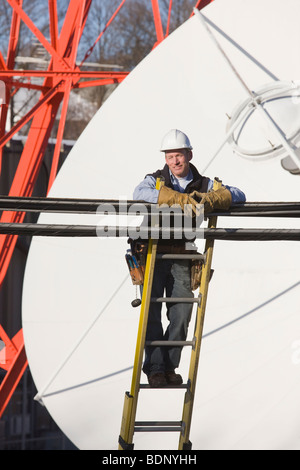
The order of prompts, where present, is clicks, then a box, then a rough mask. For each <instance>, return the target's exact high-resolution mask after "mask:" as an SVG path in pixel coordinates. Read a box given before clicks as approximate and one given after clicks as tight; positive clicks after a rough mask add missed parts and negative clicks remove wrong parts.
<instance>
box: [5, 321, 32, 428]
mask: <svg viewBox="0 0 300 470" xmlns="http://www.w3.org/2000/svg"><path fill="white" fill-rule="evenodd" d="M0 338H2V339H3V341H4V343H5V347H4V348H3V349H2V350H1V351H0V368H1V369H4V370H6V374H5V377H4V379H3V381H2V382H1V384H0V419H1V417H2V415H3V413H4V411H5V408H6V407H7V404H8V402H9V400H10V398H11V396H12V395H13V393H14V391H15V389H16V387H17V385H18V383H19V381H20V379H21V378H22V375H23V374H24V372H25V369H26V367H27V365H28V361H27V358H26V353H25V347H24V339H23V331H22V330H20V331H19V332H18V333H17V334H16V335H15V336H14V338H13V339H12V341H11V340H10V339H9V338H8V336H7V335H6V333H5V331H4V329H3V328H2V327H1V325H0Z"/></svg>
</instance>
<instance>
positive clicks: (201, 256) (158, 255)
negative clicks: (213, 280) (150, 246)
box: [156, 253, 206, 261]
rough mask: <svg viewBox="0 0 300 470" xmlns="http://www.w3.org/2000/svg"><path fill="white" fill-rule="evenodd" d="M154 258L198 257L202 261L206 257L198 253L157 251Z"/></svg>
mask: <svg viewBox="0 0 300 470" xmlns="http://www.w3.org/2000/svg"><path fill="white" fill-rule="evenodd" d="M156 258H157V259H200V260H202V261H205V259H206V256H205V255H200V254H199V253H198V254H195V255H191V254H187V255H184V254H177V255H175V254H169V253H168V254H162V253H158V254H157V255H156Z"/></svg>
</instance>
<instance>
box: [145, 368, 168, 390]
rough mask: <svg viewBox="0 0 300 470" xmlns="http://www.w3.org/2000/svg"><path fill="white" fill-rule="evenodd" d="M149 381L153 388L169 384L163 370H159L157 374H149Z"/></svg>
mask: <svg viewBox="0 0 300 470" xmlns="http://www.w3.org/2000/svg"><path fill="white" fill-rule="evenodd" d="M148 382H149V385H150V387H152V388H161V387H165V386H166V385H167V384H168V382H167V380H166V377H165V374H164V373H163V372H157V373H156V374H152V375H149V376H148Z"/></svg>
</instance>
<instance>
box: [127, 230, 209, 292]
mask: <svg viewBox="0 0 300 470" xmlns="http://www.w3.org/2000/svg"><path fill="white" fill-rule="evenodd" d="M128 243H130V246H131V249H129V250H127V253H126V255H125V259H126V262H127V266H128V269H129V273H130V276H131V280H132V284H133V285H137V286H141V285H142V284H143V283H144V275H145V268H146V258H147V252H148V243H147V242H146V241H141V240H132V239H129V240H128ZM157 253H162V254H164V253H166V254H198V253H197V252H195V251H194V250H186V249H185V244H178V243H177V244H162V243H159V244H158V246H157ZM202 264H203V261H202V260H199V259H191V261H190V267H191V289H192V290H193V291H195V290H197V289H198V287H199V286H200V282H201V273H202Z"/></svg>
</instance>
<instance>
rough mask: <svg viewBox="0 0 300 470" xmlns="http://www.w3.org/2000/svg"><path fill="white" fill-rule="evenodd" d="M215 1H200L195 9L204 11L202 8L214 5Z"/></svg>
mask: <svg viewBox="0 0 300 470" xmlns="http://www.w3.org/2000/svg"><path fill="white" fill-rule="evenodd" d="M213 1H214V0H198V2H197V3H196V5H195V8H198V10H202V8H204V7H206V6H207V5H208V4H209V3H212V2H213Z"/></svg>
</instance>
